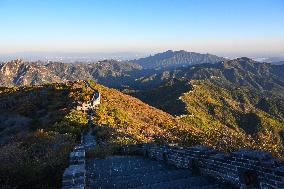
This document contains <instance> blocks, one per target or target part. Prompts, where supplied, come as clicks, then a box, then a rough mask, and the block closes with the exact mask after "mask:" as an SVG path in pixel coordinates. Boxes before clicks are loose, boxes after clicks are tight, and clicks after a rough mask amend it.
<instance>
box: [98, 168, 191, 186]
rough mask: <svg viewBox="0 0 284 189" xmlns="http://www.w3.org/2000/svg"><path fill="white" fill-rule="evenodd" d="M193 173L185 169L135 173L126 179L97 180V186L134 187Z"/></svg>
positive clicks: (184, 176)
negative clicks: (157, 172)
mask: <svg viewBox="0 0 284 189" xmlns="http://www.w3.org/2000/svg"><path fill="white" fill-rule="evenodd" d="M190 176H191V174H186V173H185V172H183V171H174V172H163V173H159V174H155V173H153V174H148V175H145V176H137V175H133V176H132V177H128V178H126V179H117V178H116V179H113V178H109V180H97V181H95V183H94V184H95V186H96V188H100V187H102V188H112V187H114V186H115V188H121V189H124V188H125V189H126V188H133V187H138V186H143V185H151V184H154V183H160V182H167V181H169V180H177V179H182V178H188V177H190Z"/></svg>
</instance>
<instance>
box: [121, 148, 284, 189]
mask: <svg viewBox="0 0 284 189" xmlns="http://www.w3.org/2000/svg"><path fill="white" fill-rule="evenodd" d="M122 150H123V151H124V152H125V153H136V154H137V153H138V154H142V155H144V156H147V157H149V158H153V159H156V160H160V161H164V162H166V163H168V164H171V165H174V166H176V167H179V168H187V169H191V170H192V171H193V173H196V174H201V175H207V176H210V177H213V178H215V179H217V180H219V181H221V182H225V183H229V184H231V185H233V186H235V187H236V188H242V189H245V188H261V189H262V188H263V189H264V188H265V189H266V188H284V162H283V161H281V160H279V159H277V158H274V157H273V156H272V155H271V153H269V152H263V151H256V150H240V151H236V152H233V153H228V154H226V153H222V152H219V151H217V150H214V149H213V148H210V147H207V146H202V145H198V146H193V147H178V146H169V145H157V144H154V143H149V144H141V145H133V146H124V147H122Z"/></svg>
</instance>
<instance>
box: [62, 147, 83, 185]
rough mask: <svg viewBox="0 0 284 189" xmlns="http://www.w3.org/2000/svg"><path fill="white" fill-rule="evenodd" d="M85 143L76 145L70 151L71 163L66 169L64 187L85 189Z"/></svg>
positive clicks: (63, 180) (63, 179)
mask: <svg viewBox="0 0 284 189" xmlns="http://www.w3.org/2000/svg"><path fill="white" fill-rule="evenodd" d="M85 163H86V162H85V148H84V145H82V144H81V145H77V146H75V148H74V150H73V152H71V153H70V165H69V167H68V168H66V169H65V171H64V174H63V178H62V189H73V188H74V189H84V188H85V177H86V164H85Z"/></svg>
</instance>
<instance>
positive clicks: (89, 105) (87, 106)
mask: <svg viewBox="0 0 284 189" xmlns="http://www.w3.org/2000/svg"><path fill="white" fill-rule="evenodd" d="M84 83H85V85H86V86H87V87H90V88H91V89H92V90H93V91H94V94H93V97H92V99H91V100H89V101H87V102H83V103H81V104H80V105H79V106H77V108H76V109H77V110H78V111H82V112H83V113H87V112H88V111H89V110H94V109H95V106H96V105H98V104H100V101H101V94H100V92H99V91H97V90H96V89H94V88H92V87H91V85H90V84H89V83H88V82H86V81H84Z"/></svg>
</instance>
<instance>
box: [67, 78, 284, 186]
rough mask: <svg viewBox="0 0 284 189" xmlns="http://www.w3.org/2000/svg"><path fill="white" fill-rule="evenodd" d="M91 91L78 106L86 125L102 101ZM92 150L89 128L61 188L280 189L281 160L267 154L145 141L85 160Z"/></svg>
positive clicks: (282, 178)
mask: <svg viewBox="0 0 284 189" xmlns="http://www.w3.org/2000/svg"><path fill="white" fill-rule="evenodd" d="M85 84H86V86H88V87H91V86H90V85H89V83H87V82H86V83H85ZM93 90H94V91H95V92H94V96H93V98H92V100H91V101H89V102H87V103H85V104H84V105H83V106H82V107H83V108H78V109H79V110H81V111H83V112H85V113H88V114H89V126H90V127H91V126H92V124H93V123H92V115H93V113H95V112H94V108H95V106H96V105H97V104H99V103H100V93H99V92H97V91H96V90H95V89H93ZM90 127H89V128H90ZM95 146H96V140H95V136H94V135H92V134H91V131H90V130H89V131H86V132H84V133H83V134H82V140H81V144H79V145H77V146H76V147H75V148H74V150H73V152H72V153H71V154H70V166H69V167H68V168H67V169H66V170H65V172H64V175H63V181H62V183H63V185H62V189H84V188H99V189H104V188H113V189H120V188H121V189H124V188H125V189H126V188H136V189H149V188H153V189H156V188H157V189H158V188H163V189H166V188H168V189H175V188H189V189H221V188H222V189H225V188H228V189H230V188H240V189H281V188H284V162H283V161H281V160H279V159H277V158H274V157H273V156H272V155H271V154H270V153H269V152H262V151H254V150H240V151H237V152H233V153H229V154H226V153H222V152H218V151H216V150H214V149H212V148H209V147H207V146H201V145H199V146H193V147H179V146H171V145H158V144H154V143H148V144H139V145H129V146H122V147H121V149H120V151H119V154H123V155H119V156H110V157H107V158H105V159H92V160H86V151H87V150H88V149H92V148H94V147H95Z"/></svg>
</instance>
